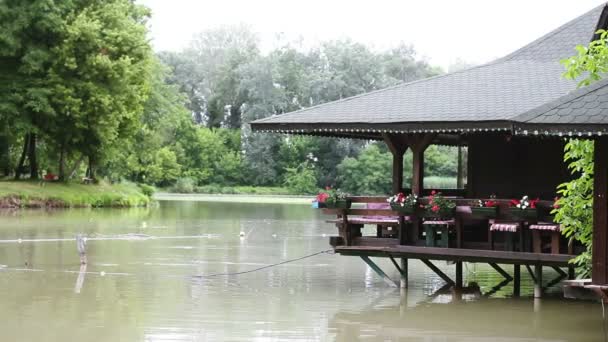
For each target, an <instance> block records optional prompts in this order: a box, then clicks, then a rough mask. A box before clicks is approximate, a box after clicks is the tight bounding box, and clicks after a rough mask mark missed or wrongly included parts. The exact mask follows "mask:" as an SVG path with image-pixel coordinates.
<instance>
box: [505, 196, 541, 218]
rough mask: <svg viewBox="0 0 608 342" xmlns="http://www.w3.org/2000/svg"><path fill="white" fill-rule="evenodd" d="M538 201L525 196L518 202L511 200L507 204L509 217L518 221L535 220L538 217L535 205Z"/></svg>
mask: <svg viewBox="0 0 608 342" xmlns="http://www.w3.org/2000/svg"><path fill="white" fill-rule="evenodd" d="M538 201H539V199H538V198H537V199H534V200H531V199H530V198H528V196H527V195H524V196H523V197H522V198H521V199H520V200H515V199H514V200H511V202H510V203H509V205H510V207H509V213H510V214H511V216H514V217H517V218H520V219H535V218H537V217H538V213H537V211H536V204H537V203H538Z"/></svg>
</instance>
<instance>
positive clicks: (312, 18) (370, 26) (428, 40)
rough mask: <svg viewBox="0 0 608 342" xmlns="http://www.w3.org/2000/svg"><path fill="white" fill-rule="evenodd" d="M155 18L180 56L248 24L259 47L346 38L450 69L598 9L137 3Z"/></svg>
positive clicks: (512, 0)
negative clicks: (201, 36)
mask: <svg viewBox="0 0 608 342" xmlns="http://www.w3.org/2000/svg"><path fill="white" fill-rule="evenodd" d="M139 2H140V3H143V4H145V5H147V6H148V7H150V8H151V9H152V12H153V14H152V15H153V16H152V20H151V22H150V25H151V35H152V42H153V44H154V47H155V49H156V50H158V51H161V50H173V51H175V50H180V49H182V48H183V47H185V46H187V45H188V43H189V41H190V40H191V38H192V36H193V34H195V33H197V32H200V31H204V30H206V29H210V28H214V27H218V26H222V25H231V24H240V23H245V24H247V25H249V26H250V27H251V28H252V29H253V31H255V32H257V33H258V34H259V35H260V38H261V40H262V48H263V49H266V50H268V49H271V48H272V47H273V46H274V45H275V44H276V41H277V40H276V37H277V35H279V34H281V35H283V37H287V38H286V39H289V40H291V39H297V38H298V37H302V38H303V39H304V41H305V42H306V43H307V44H309V45H312V44H314V43H316V42H318V41H321V40H329V39H339V38H346V37H350V38H352V39H353V40H355V41H359V42H363V43H366V44H369V45H372V46H373V47H375V48H376V49H384V48H387V47H390V46H394V45H396V44H398V43H399V42H400V41H403V42H406V43H409V44H413V45H414V47H415V48H416V50H417V51H418V54H419V55H420V56H424V57H426V58H427V59H428V60H429V61H430V62H431V63H432V64H435V65H439V66H442V67H444V68H447V67H448V66H449V65H450V64H451V63H453V62H455V61H456V60H457V59H462V60H465V61H467V62H470V63H474V64H479V63H483V62H488V61H490V60H492V59H494V58H497V57H501V56H503V55H505V54H507V53H509V52H511V51H513V50H515V49H517V48H519V47H521V46H523V45H524V44H526V43H528V42H530V41H532V40H534V39H536V38H538V37H540V36H541V35H543V34H545V33H547V32H549V31H551V30H552V29H554V28H557V27H558V26H560V25H562V24H564V23H565V22H567V21H568V20H570V19H573V18H575V17H577V16H579V15H581V14H583V13H585V12H587V11H589V10H591V9H592V8H594V7H595V6H598V5H601V4H602V3H603V2H604V1H601V0H569V1H567V0H509V1H496V0H460V1H455V0H400V1H399V0H365V1H357V0H300V1H291V0H257V1H254V0H216V1H209V0H139Z"/></svg>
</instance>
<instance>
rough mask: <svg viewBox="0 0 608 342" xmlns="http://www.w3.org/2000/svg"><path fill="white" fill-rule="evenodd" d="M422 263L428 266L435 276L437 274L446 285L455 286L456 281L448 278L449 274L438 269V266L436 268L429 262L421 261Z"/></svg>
mask: <svg viewBox="0 0 608 342" xmlns="http://www.w3.org/2000/svg"><path fill="white" fill-rule="evenodd" d="M420 261H422V263H424V264H425V265H426V266H428V268H430V269H431V270H432V271H433V272H435V274H437V275H438V276H439V277H440V278H441V279H443V281H445V282H446V283H448V284H451V285H454V284H455V283H454V281H453V280H452V279H451V278H450V277H448V276H447V274H445V273H443V272H442V271H441V270H440V269H439V268H437V266H435V265H434V264H433V263H432V262H430V261H429V260H427V259H420Z"/></svg>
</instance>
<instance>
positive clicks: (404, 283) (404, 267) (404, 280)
mask: <svg viewBox="0 0 608 342" xmlns="http://www.w3.org/2000/svg"><path fill="white" fill-rule="evenodd" d="M408 282H409V279H408V264H407V259H406V258H401V288H402V289H407V287H408Z"/></svg>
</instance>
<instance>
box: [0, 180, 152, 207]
mask: <svg viewBox="0 0 608 342" xmlns="http://www.w3.org/2000/svg"><path fill="white" fill-rule="evenodd" d="M148 194H149V192H148ZM150 201H151V199H150V197H149V196H148V195H146V194H145V193H144V190H142V189H141V188H140V187H138V186H137V185H136V184H132V183H121V184H112V185H110V184H103V183H102V184H95V185H85V184H72V183H54V182H30V181H18V182H17V181H0V208H82V207H95V208H98V207H136V206H145V205H147V204H149V203H150Z"/></svg>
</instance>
